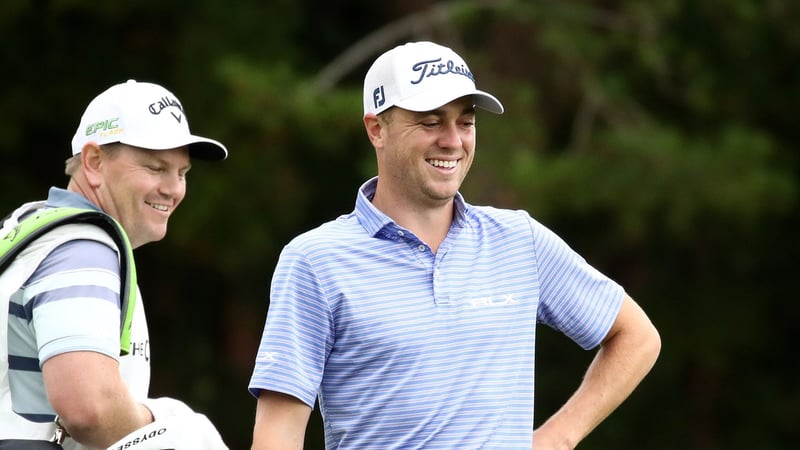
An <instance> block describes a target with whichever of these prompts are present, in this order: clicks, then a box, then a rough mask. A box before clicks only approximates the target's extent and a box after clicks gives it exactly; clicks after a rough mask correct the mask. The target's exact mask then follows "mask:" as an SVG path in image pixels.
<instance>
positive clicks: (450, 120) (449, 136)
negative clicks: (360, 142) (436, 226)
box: [368, 96, 475, 209]
mask: <svg viewBox="0 0 800 450" xmlns="http://www.w3.org/2000/svg"><path fill="white" fill-rule="evenodd" d="M385 114H388V116H385V117H384V115H385ZM384 115H382V116H381V117H379V118H378V119H377V121H378V122H379V123H380V124H381V127H380V133H379V135H378V136H375V135H374V134H372V133H371V136H370V138H371V140H372V142H373V145H374V146H375V148H376V153H377V158H378V191H377V192H376V194H375V199H374V202H375V203H376V205H377V204H378V203H380V202H383V201H384V200H387V199H390V201H391V202H392V203H393V204H395V205H398V204H401V205H405V206H406V207H411V208H415V209H429V208H439V207H442V206H445V205H448V204H450V202H452V200H453V197H454V196H455V195H456V193H457V192H458V189H459V188H460V186H461V183H462V182H463V181H464V178H465V177H466V176H467V173H468V172H469V169H470V166H471V165H472V160H473V157H474V155H475V108H474V106H473V103H472V97H471V96H467V97H462V98H459V99H457V100H454V101H452V102H450V103H447V104H446V105H444V106H442V107H441V108H438V109H436V110H434V111H427V112H414V111H408V110H405V109H401V108H393V109H392V110H390V111H387V112H386V113H384ZM368 130H369V125H368ZM381 197H382V198H381ZM398 202H399V203H398Z"/></svg>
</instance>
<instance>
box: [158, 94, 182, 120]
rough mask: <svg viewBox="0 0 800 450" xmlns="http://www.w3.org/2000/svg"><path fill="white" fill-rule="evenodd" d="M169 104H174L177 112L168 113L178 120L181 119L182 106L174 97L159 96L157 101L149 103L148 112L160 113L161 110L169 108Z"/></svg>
mask: <svg viewBox="0 0 800 450" xmlns="http://www.w3.org/2000/svg"><path fill="white" fill-rule="evenodd" d="M170 106H174V107H176V108H178V111H179V113H178V114H175V113H174V112H172V111H170V112H169V113H170V114H172V117H174V118H175V120H177V121H178V122H180V121H181V119H182V118H183V114H182V113H183V106H181V104H180V102H178V100H177V99H174V98H168V97H161V98H160V99H159V100H158V101H157V102H155V103H151V104H150V114H154V115H157V114H161V111H163V110H165V109H167V108H169V107H170Z"/></svg>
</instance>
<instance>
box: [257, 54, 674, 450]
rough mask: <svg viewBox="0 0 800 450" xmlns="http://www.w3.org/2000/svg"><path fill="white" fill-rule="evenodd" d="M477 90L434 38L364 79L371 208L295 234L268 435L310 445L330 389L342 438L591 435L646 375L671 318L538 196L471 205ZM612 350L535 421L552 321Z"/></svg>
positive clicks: (278, 285) (364, 197)
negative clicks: (508, 203)
mask: <svg viewBox="0 0 800 450" xmlns="http://www.w3.org/2000/svg"><path fill="white" fill-rule="evenodd" d="M476 108H480V109H483V110H487V111H489V112H492V113H497V114H500V113H502V112H503V106H502V105H501V103H500V102H499V101H498V100H497V99H496V98H495V97H494V96H492V95H490V94H488V93H486V92H483V91H480V90H477V89H476V85H475V77H474V75H473V73H472V72H471V71H470V70H469V68H468V67H467V64H466V63H465V62H464V60H463V59H462V58H461V57H460V56H459V55H457V54H456V53H454V52H453V51H452V50H450V49H449V48H446V47H442V46H440V45H437V44H434V43H431V42H416V43H409V44H405V45H401V46H398V47H396V48H394V49H392V50H390V51H388V52H386V53H384V54H383V55H381V56H380V57H379V58H378V59H377V60H376V61H375V62H374V64H373V65H372V67H371V68H370V69H369V71H368V72H367V75H366V78H365V81H364V125H365V128H366V132H367V135H368V137H369V140H370V142H371V143H372V145H373V146H374V147H375V153H376V156H377V162H378V175H377V177H375V178H373V179H371V180H368V181H367V182H366V183H364V184H363V185H362V186H361V188H360V190H359V192H358V195H357V197H356V204H355V210H354V211H353V212H352V213H350V214H347V215H344V216H341V217H339V218H338V219H336V220H333V221H331V222H328V223H326V224H323V225H322V226H320V227H319V228H316V229H314V230H311V231H308V232H306V233H304V234H302V235H300V236H298V237H296V238H295V239H293V240H292V241H291V242H290V243H288V245H286V246H285V248H284V250H283V252H282V253H281V256H280V260H279V262H278V265H277V267H276V269H275V273H274V275H273V279H272V286H271V292H270V304H269V311H268V314H267V319H266V325H265V328H264V334H263V337H262V339H261V344H260V347H259V350H258V355H257V358H256V366H255V369H254V372H253V375H252V379H251V381H250V385H249V389H250V392H251V393H252V395H254V396H255V397H257V398H258V406H257V412H256V418H255V428H254V435H253V449H258V450H261V449H272V448H276V449H300V448H302V447H303V441H304V434H305V430H306V427H307V424H308V420H309V417H310V413H311V410H312V408H313V406H314V402H315V400H317V399H318V400H319V405H320V410H321V413H322V417H323V421H324V427H325V442H326V447H327V448H328V449H359V450H363V449H381V450H387V449H447V450H452V449H460V450H464V449H499V448H508V449H530V448H532V447H535V448H536V449H551V448H552V449H555V448H565V449H566V448H574V447H575V446H576V445H577V444H578V442H580V441H581V440H582V439H583V438H584V437H585V436H586V435H587V434H588V433H589V432H590V431H591V430H592V429H593V428H594V427H595V426H597V425H598V424H599V423H600V422H601V421H602V420H603V419H604V418H605V417H606V416H608V415H609V414H610V413H611V412H612V411H613V410H614V409H615V408H616V407H617V406H618V405H619V404H620V403H621V402H622V401H623V400H624V399H625V398H626V397H627V396H628V395H629V394H630V393H631V392H632V391H633V389H634V388H635V387H636V386H637V384H638V383H639V382H640V381H641V380H642V378H643V377H644V376H645V375H646V373H647V372H648V371H649V370H650V368H651V367H652V365H653V364H654V362H655V360H656V358H657V355H658V353H659V350H660V345H661V344H660V338H659V335H658V332H657V331H656V329H655V328H654V327H653V325H652V324H651V322H650V320H649V319H648V317H647V316H646V315H645V313H644V312H643V311H642V310H641V309H640V308H639V307H638V306H637V304H636V303H635V302H634V301H633V300H632V299H631V298H630V297H629V296H628V295H627V294H626V293H625V291H624V290H623V288H622V287H621V286H620V285H618V284H617V283H615V282H614V281H613V280H611V279H609V278H608V277H607V276H605V275H603V274H602V273H600V272H599V271H597V270H596V269H595V268H593V267H592V266H590V265H589V264H588V263H587V262H586V261H585V260H584V258H582V257H581V256H580V255H578V254H577V253H576V252H575V251H573V250H572V249H571V248H570V247H569V246H568V245H567V244H566V243H565V242H564V241H563V240H562V239H560V238H559V237H558V236H557V235H555V234H554V233H553V232H552V231H551V230H549V229H548V228H546V227H545V226H543V225H542V224H540V223H539V222H537V221H536V220H535V219H533V218H531V216H530V215H529V214H528V213H526V212H525V211H512V210H504V209H497V208H492V207H486V206H474V205H470V204H469V203H467V202H466V201H465V200H464V198H463V197H462V196H461V194H459V188H460V186H461V183H462V182H463V180H464V178H465V177H466V175H467V172H468V171H469V168H470V166H471V165H472V161H473V158H474V156H475V115H476ZM537 323H543V324H546V325H548V326H550V327H553V328H555V329H557V330H559V331H561V332H562V333H564V334H565V335H566V336H568V337H569V338H570V339H572V340H573V341H575V342H576V343H577V344H578V345H580V346H581V347H583V348H584V349H594V348H598V347H599V351H598V352H597V356H596V357H595V359H594V362H593V363H592V364H591V366H590V368H589V369H588V371H587V372H586V376H585V378H584V379H583V380H582V381H581V380H576V386H578V388H577V391H576V392H575V394H574V395H573V396H572V397H571V398H569V399H567V401H566V403H565V404H564V406H563V408H561V409H560V410H559V411H558V412H556V414H555V415H553V416H552V417H551V418H549V419H548V420H547V421H545V422H544V424H543V425H542V426H541V427H539V428H538V429H536V430H535V431H534V429H533V423H534V422H533V412H534V374H535V370H534V354H535V342H536V325H537Z"/></svg>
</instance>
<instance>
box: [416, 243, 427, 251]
mask: <svg viewBox="0 0 800 450" xmlns="http://www.w3.org/2000/svg"><path fill="white" fill-rule="evenodd" d="M417 249H419V251H420V252H424V251H425V246H424V245H422V244H420V246H419V247H417Z"/></svg>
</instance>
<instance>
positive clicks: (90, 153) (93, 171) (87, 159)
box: [81, 142, 107, 187]
mask: <svg viewBox="0 0 800 450" xmlns="http://www.w3.org/2000/svg"><path fill="white" fill-rule="evenodd" d="M106 156H107V155H106V154H105V152H103V149H101V148H100V146H99V145H97V144H96V143H94V142H88V143H86V145H84V146H83V149H82V150H81V167H83V173H84V174H85V175H86V180H87V181H88V182H89V185H90V186H92V187H97V186H100V182H101V180H102V169H103V164H104V163H105V160H106Z"/></svg>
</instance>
